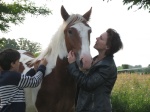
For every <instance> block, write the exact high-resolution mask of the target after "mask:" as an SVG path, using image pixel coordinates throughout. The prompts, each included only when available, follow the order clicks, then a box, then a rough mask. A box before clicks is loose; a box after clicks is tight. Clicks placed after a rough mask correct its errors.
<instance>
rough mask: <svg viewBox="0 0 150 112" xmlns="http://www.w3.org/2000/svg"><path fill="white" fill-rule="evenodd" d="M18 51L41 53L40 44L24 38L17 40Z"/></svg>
mask: <svg viewBox="0 0 150 112" xmlns="http://www.w3.org/2000/svg"><path fill="white" fill-rule="evenodd" d="M17 41H18V45H19V47H20V48H19V49H21V50H27V51H29V52H31V53H33V54H35V53H39V52H40V51H41V44H40V43H37V42H31V41H29V40H27V39H25V38H19V39H18V40H17Z"/></svg>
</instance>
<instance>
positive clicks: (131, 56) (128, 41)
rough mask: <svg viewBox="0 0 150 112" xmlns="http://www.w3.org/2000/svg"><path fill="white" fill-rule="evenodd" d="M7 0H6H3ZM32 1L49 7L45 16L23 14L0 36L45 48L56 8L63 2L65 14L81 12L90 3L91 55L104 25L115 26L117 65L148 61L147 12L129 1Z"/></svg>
mask: <svg viewBox="0 0 150 112" xmlns="http://www.w3.org/2000/svg"><path fill="white" fill-rule="evenodd" d="M6 1H10V0H6ZM34 1H36V5H38V6H43V5H44V4H46V6H47V7H48V8H49V9H50V10H51V11H52V14H50V15H49V16H31V15H30V14H28V15H27V16H26V19H25V21H24V22H23V24H19V25H11V28H10V31H9V32H8V33H2V32H0V37H5V38H11V39H18V38H27V39H28V40H30V41H33V42H38V43H40V44H41V46H42V49H43V50H44V49H46V47H47V46H48V44H49V42H50V40H51V37H52V36H53V34H54V33H55V32H56V31H57V29H58V27H59V26H60V25H61V24H62V22H63V19H62V17H61V14H60V8H61V6H62V5H63V6H64V7H65V9H66V10H67V12H68V13H69V14H81V15H83V14H84V13H85V12H87V11H88V10H89V9H90V8H91V7H92V14H91V17H90V21H89V25H90V26H91V27H92V33H91V45H90V49H91V55H92V56H93V57H94V56H95V55H97V54H98V52H97V51H96V50H95V49H94V48H93V46H94V44H95V42H96V37H98V36H100V35H101V34H102V33H103V32H105V31H106V30H107V29H108V28H113V29H115V30H116V31H117V32H118V33H119V34H120V36H121V40H122V42H123V45H124V48H123V49H122V50H120V51H119V52H117V53H116V54H115V55H114V59H115V62H116V65H117V66H121V65H122V64H129V65H132V66H135V65H142V67H147V66H148V65H149V64H150V50H149V49H150V30H149V27H150V22H149V21H150V13H148V10H144V9H140V10H137V8H138V7H136V6H134V7H133V8H132V9H131V10H128V6H129V5H123V2H122V0H112V1H110V2H107V0H105V1H103V0H34Z"/></svg>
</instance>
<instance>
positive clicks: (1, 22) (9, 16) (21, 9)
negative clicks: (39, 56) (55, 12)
mask: <svg viewBox="0 0 150 112" xmlns="http://www.w3.org/2000/svg"><path fill="white" fill-rule="evenodd" d="M5 1H6V0H0V30H1V31H2V32H8V30H9V28H10V23H12V24H15V25H17V24H19V23H22V22H23V21H24V20H25V15H26V14H32V15H48V14H50V13H51V11H50V10H49V9H48V8H47V7H46V6H40V7H37V6H35V3H34V2H31V1H30V0H12V2H11V3H8V2H5Z"/></svg>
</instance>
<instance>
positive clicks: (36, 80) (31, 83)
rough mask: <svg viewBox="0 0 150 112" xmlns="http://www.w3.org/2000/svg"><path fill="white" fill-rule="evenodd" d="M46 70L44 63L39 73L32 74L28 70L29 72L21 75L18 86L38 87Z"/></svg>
mask: <svg viewBox="0 0 150 112" xmlns="http://www.w3.org/2000/svg"><path fill="white" fill-rule="evenodd" d="M45 70H46V67H45V66H44V65H40V66H39V68H38V70H37V73H36V74H35V75H34V76H30V75H29V73H31V72H27V73H28V75H27V74H22V75H21V80H20V81H19V84H18V87H19V88H27V87H31V88H34V87H37V86H38V85H39V84H40V83H41V81H42V79H43V75H44V74H45Z"/></svg>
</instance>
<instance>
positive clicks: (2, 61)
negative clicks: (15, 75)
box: [0, 49, 20, 70]
mask: <svg viewBox="0 0 150 112" xmlns="http://www.w3.org/2000/svg"><path fill="white" fill-rule="evenodd" d="M19 59H20V53H19V52H18V51H17V50H14V49H4V50H3V51H1V52H0V66H1V68H2V69H3V70H9V69H10V68H11V63H15V62H16V61H17V60H19Z"/></svg>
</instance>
